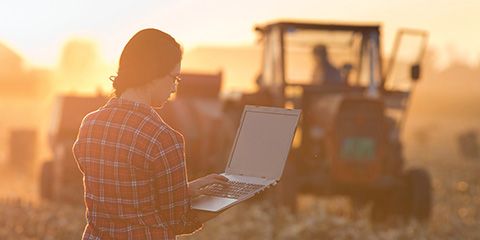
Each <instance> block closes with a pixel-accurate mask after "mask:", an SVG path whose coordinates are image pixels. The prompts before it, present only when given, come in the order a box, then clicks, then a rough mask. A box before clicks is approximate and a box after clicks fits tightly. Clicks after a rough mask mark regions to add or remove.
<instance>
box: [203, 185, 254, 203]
mask: <svg viewBox="0 0 480 240" xmlns="http://www.w3.org/2000/svg"><path fill="white" fill-rule="evenodd" d="M262 187H263V185H258V184H251V183H244V182H235V181H229V182H228V186H222V185H220V184H212V185H210V186H207V187H205V189H206V190H207V192H206V194H207V195H211V196H216V197H226V198H233V199H238V198H240V197H241V196H243V195H246V194H248V193H251V192H253V191H256V190H258V189H260V188H262Z"/></svg>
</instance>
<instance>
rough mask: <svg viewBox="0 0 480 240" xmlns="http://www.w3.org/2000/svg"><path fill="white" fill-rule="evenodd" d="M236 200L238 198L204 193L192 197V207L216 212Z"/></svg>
mask: <svg viewBox="0 0 480 240" xmlns="http://www.w3.org/2000/svg"><path fill="white" fill-rule="evenodd" d="M236 201H238V200H237V199H231V198H222V197H214V196H206V195H202V196H199V197H196V198H194V199H192V208H193V209H198V210H203V211H210V212H216V211H220V210H221V209H223V208H225V207H226V206H228V205H230V204H232V203H233V202H236Z"/></svg>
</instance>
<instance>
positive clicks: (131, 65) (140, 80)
mask: <svg viewBox="0 0 480 240" xmlns="http://www.w3.org/2000/svg"><path fill="white" fill-rule="evenodd" d="M181 60H182V47H181V46H180V44H178V43H177V41H175V39H174V38H173V37H172V36H170V35H169V34H167V33H164V32H162V31H160V30H158V29H153V28H148V29H144V30H141V31H139V32H138V33H136V34H135V35H134V36H133V37H132V38H131V39H130V40H129V41H128V43H127V45H125V48H123V51H122V55H121V56H120V61H119V66H118V72H117V76H115V77H112V78H111V80H112V82H113V89H114V94H115V96H117V97H119V96H120V95H121V94H122V93H123V92H124V91H125V90H126V89H128V88H135V87H139V86H142V85H145V84H147V83H149V82H151V81H152V80H154V79H156V78H160V77H164V76H165V75H167V74H168V73H169V72H170V71H171V70H172V69H173V68H174V67H175V66H176V65H177V64H179V63H180V61H181Z"/></svg>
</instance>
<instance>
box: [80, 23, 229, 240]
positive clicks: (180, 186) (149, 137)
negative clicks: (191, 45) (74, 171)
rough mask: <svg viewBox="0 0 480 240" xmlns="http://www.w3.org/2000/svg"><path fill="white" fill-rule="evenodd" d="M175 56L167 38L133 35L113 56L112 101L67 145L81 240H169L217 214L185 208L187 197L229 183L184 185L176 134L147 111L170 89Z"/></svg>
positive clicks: (213, 179)
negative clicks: (79, 194)
mask: <svg viewBox="0 0 480 240" xmlns="http://www.w3.org/2000/svg"><path fill="white" fill-rule="evenodd" d="M181 57H182V50H181V47H180V45H179V44H178V43H177V42H176V41H175V39H174V38H172V37H171V36H170V35H168V34H166V33H164V32H162V31H159V30H156V29H145V30H142V31H140V32H138V33H137V34H135V35H134V36H133V37H132V38H131V39H130V41H129V42H128V43H127V45H126V46H125V48H124V49H123V52H122V55H121V57H120V62H119V68H118V76H117V77H115V78H114V79H113V88H114V89H115V97H114V98H112V99H111V100H110V101H109V102H108V103H107V104H106V105H105V106H103V107H102V108H100V109H98V110H97V111H94V112H92V113H90V114H88V115H87V116H86V117H85V118H84V119H83V121H82V124H81V126H80V130H79V133H78V138H77V140H76V142H75V144H74V146H73V153H74V156H75V159H76V161H77V164H78V167H79V168H80V171H81V172H82V173H83V175H84V178H83V181H84V189H85V205H86V209H87V211H86V217H87V225H86V227H85V231H84V234H83V239H173V238H175V236H176V235H180V234H189V233H192V232H194V231H196V230H197V229H199V228H201V226H202V223H203V222H205V221H207V220H209V219H211V218H213V217H215V216H216V214H213V213H206V212H200V211H195V210H192V209H190V199H191V198H192V197H195V196H197V195H200V194H202V189H203V187H204V186H206V185H210V184H214V183H217V184H223V185H224V184H225V183H226V181H228V180H227V179H226V178H225V177H223V176H221V175H218V174H211V175H208V176H206V177H202V178H199V179H197V180H195V181H192V182H187V175H186V170H185V154H184V142H183V136H182V135H181V134H180V133H178V132H176V131H175V130H173V129H172V128H171V127H170V126H168V125H167V124H166V123H165V122H163V120H162V119H161V117H160V116H159V115H158V114H157V112H156V111H155V110H154V109H153V107H162V106H163V104H164V103H165V102H166V101H167V100H168V98H169V97H170V94H172V93H174V92H175V91H176V89H177V85H178V83H179V82H180V78H179V77H178V76H179V74H180V62H181Z"/></svg>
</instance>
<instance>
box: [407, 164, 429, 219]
mask: <svg viewBox="0 0 480 240" xmlns="http://www.w3.org/2000/svg"><path fill="white" fill-rule="evenodd" d="M405 182H406V189H407V202H406V206H407V212H408V216H409V217H411V218H413V219H416V220H418V221H421V222H425V221H428V220H429V218H430V215H431V212H432V184H431V179H430V175H429V174H428V172H427V171H426V170H424V169H410V170H408V171H407V172H406V173H405Z"/></svg>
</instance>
